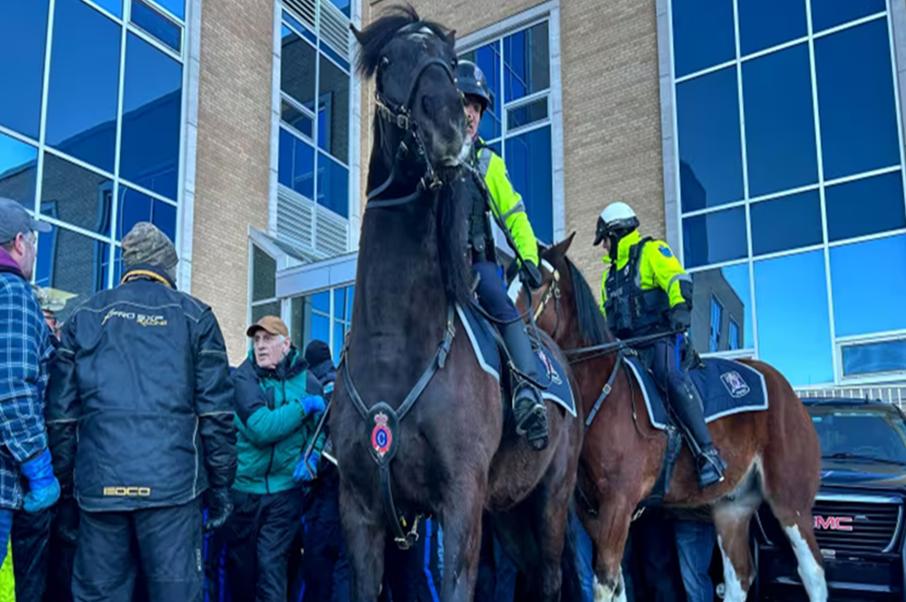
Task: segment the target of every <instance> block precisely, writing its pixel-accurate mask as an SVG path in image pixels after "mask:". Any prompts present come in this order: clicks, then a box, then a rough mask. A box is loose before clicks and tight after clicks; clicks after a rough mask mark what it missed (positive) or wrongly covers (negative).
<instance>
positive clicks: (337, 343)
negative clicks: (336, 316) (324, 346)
mask: <svg viewBox="0 0 906 602" xmlns="http://www.w3.org/2000/svg"><path fill="white" fill-rule="evenodd" d="M345 335H346V326H345V324H343V323H342V322H334V323H333V361H334V363H335V364H337V363H339V361H340V354H341V353H343V341H344V339H345Z"/></svg>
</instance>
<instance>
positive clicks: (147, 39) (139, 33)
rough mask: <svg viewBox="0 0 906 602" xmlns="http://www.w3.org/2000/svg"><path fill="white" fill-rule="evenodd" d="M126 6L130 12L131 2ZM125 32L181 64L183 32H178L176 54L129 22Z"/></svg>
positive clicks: (170, 48)
mask: <svg viewBox="0 0 906 602" xmlns="http://www.w3.org/2000/svg"><path fill="white" fill-rule="evenodd" d="M126 6H127V7H130V10H131V7H132V3H131V2H127V3H126ZM174 25H175V24H174ZM126 30H127V31H128V32H129V33H132V34H135V35H136V36H138V37H140V38H141V39H142V40H144V41H145V42H148V43H149V44H151V45H152V46H154V47H155V48H157V49H158V50H160V51H161V52H164V53H166V54H167V56H169V57H170V58H172V59H174V60H176V61H179V62H180V63H181V62H182V50H183V49H184V48H185V43H184V40H183V32H182V31H180V34H179V40H180V43H179V50H180V52H176V51H175V50H173V48H172V47H170V46H167V45H166V44H164V43H163V42H160V41H158V39H157V38H155V37H154V36H153V35H151V34H150V33H148V32H147V31H145V30H144V29H142V28H141V27H139V26H138V25H135V24H133V23H132V22H131V21H129V22H127V23H126ZM180 30H182V28H180Z"/></svg>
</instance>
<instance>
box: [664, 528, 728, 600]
mask: <svg viewBox="0 0 906 602" xmlns="http://www.w3.org/2000/svg"><path fill="white" fill-rule="evenodd" d="M673 528H674V530H675V532H676V551H677V553H678V554H679V563H680V572H681V573H682V576H683V585H684V586H685V588H686V599H687V600H688V602H713V600H714V584H713V583H711V575H710V574H709V573H708V569H710V568H711V557H712V556H713V555H714V542H715V541H716V540H717V533H716V531H715V529H714V525H713V524H712V523H706V522H702V521H697V520H677V521H674V523H673Z"/></svg>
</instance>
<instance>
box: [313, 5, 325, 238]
mask: <svg viewBox="0 0 906 602" xmlns="http://www.w3.org/2000/svg"><path fill="white" fill-rule="evenodd" d="M315 32H316V34H317V35H316V39H317V40H318V45H317V47H316V48H315V96H314V108H315V118H314V121H313V123H312V126H311V132H312V143H313V144H312V146H314V150H315V152H314V161H315V163H314V165H313V166H312V168H313V171H312V179H311V183H312V191H311V197H312V201H313V202H314V208H313V209H312V212H311V248H312V249H313V250H315V251H317V249H318V247H317V244H318V180H319V179H320V178H319V177H318V160H319V159H320V156H319V155H318V153H319V152H321V145H320V138H319V137H320V135H321V126H320V123H319V122H320V121H321V119H320V115H321V56H322V54H321V44H323V41H322V40H321V0H315Z"/></svg>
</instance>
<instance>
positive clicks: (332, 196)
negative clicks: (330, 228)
mask: <svg viewBox="0 0 906 602" xmlns="http://www.w3.org/2000/svg"><path fill="white" fill-rule="evenodd" d="M317 200H318V204H319V205H322V206H324V207H327V208H328V209H330V210H331V211H333V212H334V213H336V214H337V215H340V216H342V217H349V171H348V170H347V169H346V168H345V167H343V166H342V165H340V164H339V163H337V162H336V161H334V160H333V159H331V158H330V157H328V156H327V155H325V154H324V153H321V152H319V153H318V199H317Z"/></svg>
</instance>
